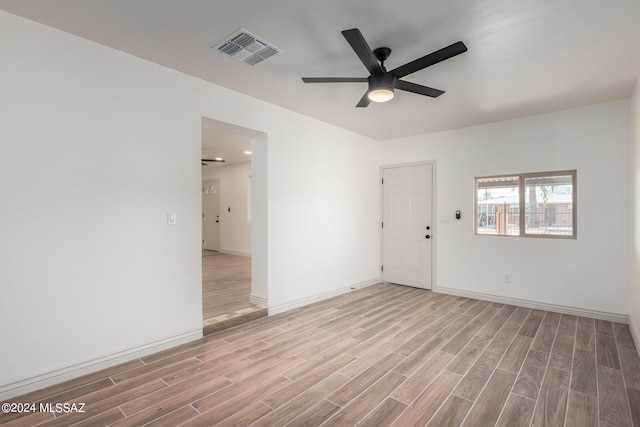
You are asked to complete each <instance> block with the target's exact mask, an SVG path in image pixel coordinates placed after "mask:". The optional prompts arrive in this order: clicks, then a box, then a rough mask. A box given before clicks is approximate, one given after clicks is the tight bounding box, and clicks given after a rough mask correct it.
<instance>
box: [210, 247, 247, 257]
mask: <svg viewBox="0 0 640 427" xmlns="http://www.w3.org/2000/svg"><path fill="white" fill-rule="evenodd" d="M218 252H220V253H221V254H229V255H237V256H243V257H245V258H251V252H241V251H234V250H231V249H220V250H219V251H218Z"/></svg>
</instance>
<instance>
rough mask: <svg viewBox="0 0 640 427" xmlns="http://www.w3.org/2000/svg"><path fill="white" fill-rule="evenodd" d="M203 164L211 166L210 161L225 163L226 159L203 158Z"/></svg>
mask: <svg viewBox="0 0 640 427" xmlns="http://www.w3.org/2000/svg"><path fill="white" fill-rule="evenodd" d="M201 160H202V166H209V165H208V163H224V159H221V158H220V157H216V158H215V159H201Z"/></svg>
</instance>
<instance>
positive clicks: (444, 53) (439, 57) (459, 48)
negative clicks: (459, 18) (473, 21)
mask: <svg viewBox="0 0 640 427" xmlns="http://www.w3.org/2000/svg"><path fill="white" fill-rule="evenodd" d="M466 51H467V47H466V46H465V45H464V43H462V42H456V43H454V44H451V45H449V46H447V47H443V48H442V49H440V50H436V51H435V52H431V53H430V54H428V55H425V56H423V57H422V58H418V59H416V60H415V61H411V62H408V63H406V64H404V65H401V66H400V67H398V68H395V69H393V70H391V71H390V73H391V74H393V75H394V76H395V77H396V78H402V77H404V76H407V75H409V74H411V73H415V72H416V71H420V70H422V69H423V68H426V67H430V66H431V65H434V64H437V63H438V62H442V61H444V60H445V59H449V58H452V57H454V56H456V55H460V54H461V53H464V52H466Z"/></svg>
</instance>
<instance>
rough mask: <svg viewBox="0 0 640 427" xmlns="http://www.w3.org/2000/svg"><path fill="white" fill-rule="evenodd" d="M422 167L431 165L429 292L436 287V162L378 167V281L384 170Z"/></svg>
mask: <svg viewBox="0 0 640 427" xmlns="http://www.w3.org/2000/svg"><path fill="white" fill-rule="evenodd" d="M423 165H431V168H432V169H431V187H432V188H431V199H432V200H431V223H432V224H433V226H432V227H431V228H432V229H431V241H432V243H431V289H430V290H431V291H434V290H435V289H436V288H437V285H436V281H435V279H436V277H437V275H436V257H437V256H436V254H437V252H438V251H437V247H438V227H437V224H438V221H437V215H436V214H437V206H436V200H437V199H438V197H437V194H436V189H437V188H438V182H437V176H438V174H437V168H436V165H437V162H436V160H435V159H434V160H424V161H421V162H409V163H391V164H385V165H381V166H380V171H379V177H378V184H379V185H380V216H379V217H378V219H379V221H378V223H379V224H380V257H379V258H380V262H379V264H380V281H382V277H383V274H382V265H383V264H382V261H383V259H382V256H383V254H382V248H383V244H384V241H383V235H382V218H383V217H384V186H383V185H382V178H383V176H384V171H385V169H394V168H403V167H408V166H423Z"/></svg>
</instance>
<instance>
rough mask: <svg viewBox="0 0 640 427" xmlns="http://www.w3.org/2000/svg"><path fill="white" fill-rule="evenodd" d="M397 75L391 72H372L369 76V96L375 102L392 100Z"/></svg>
mask: <svg viewBox="0 0 640 427" xmlns="http://www.w3.org/2000/svg"><path fill="white" fill-rule="evenodd" d="M395 80H396V79H395V77H393V76H392V75H391V74H389V73H387V74H372V75H370V76H369V91H368V92H367V97H368V98H369V100H371V101H373V102H387V101H391V99H393V96H394V89H395V83H396V82H395Z"/></svg>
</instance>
